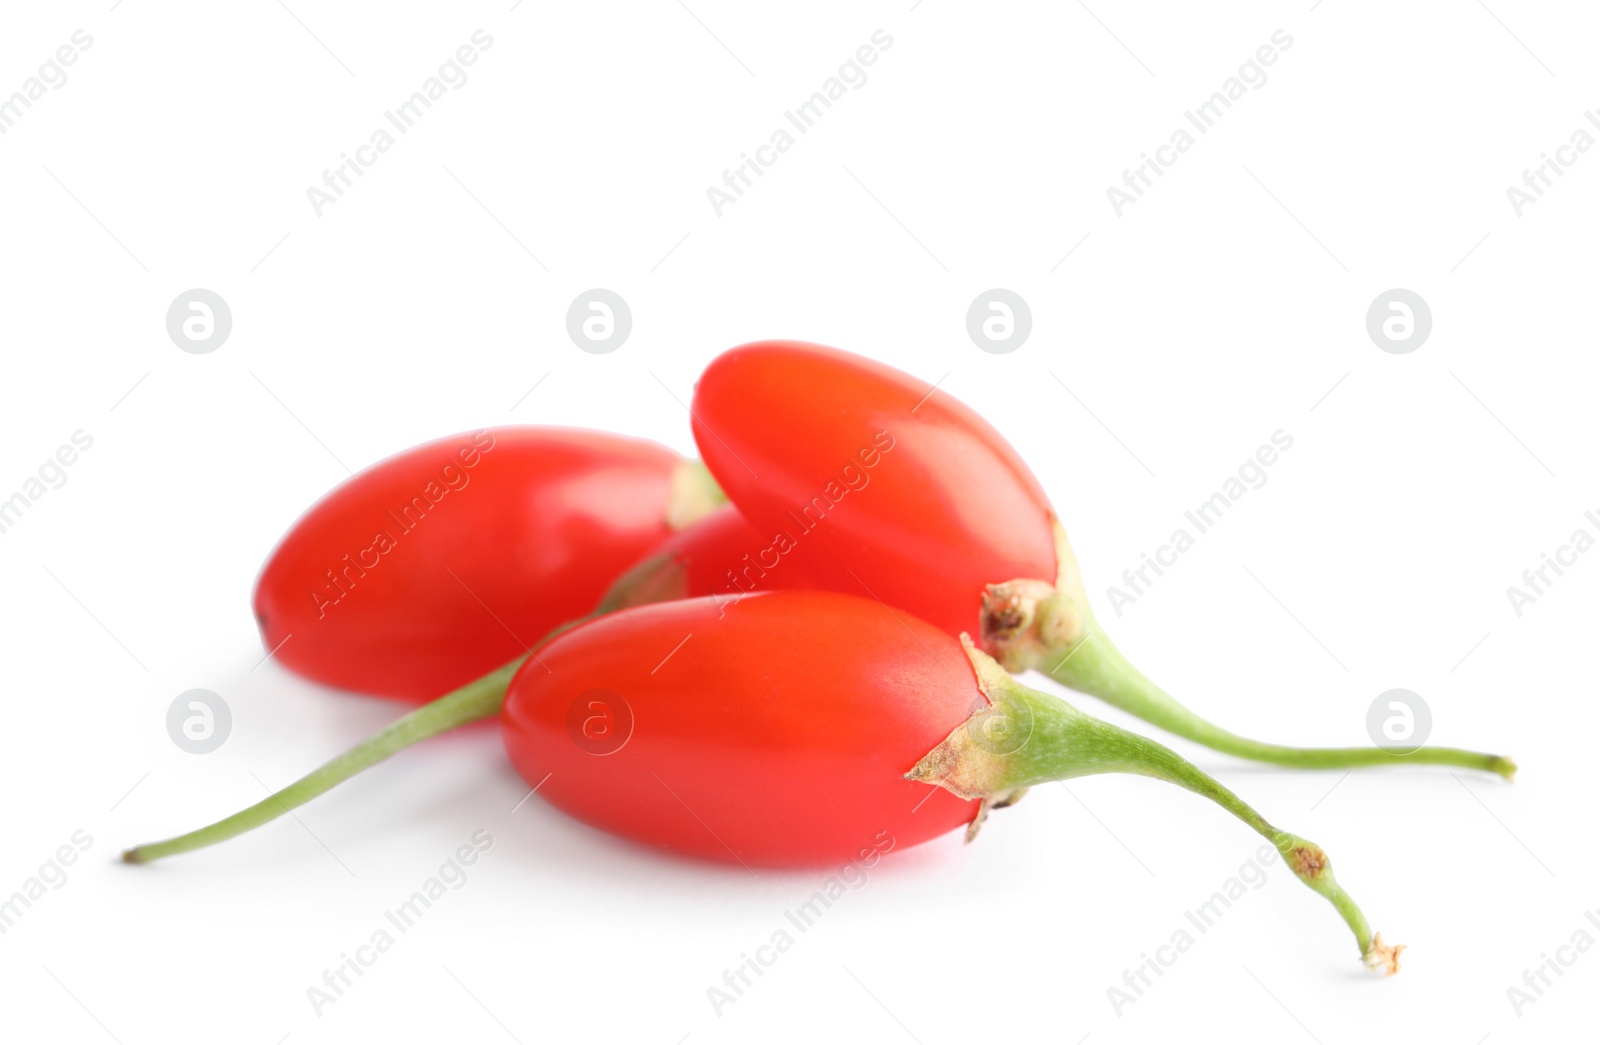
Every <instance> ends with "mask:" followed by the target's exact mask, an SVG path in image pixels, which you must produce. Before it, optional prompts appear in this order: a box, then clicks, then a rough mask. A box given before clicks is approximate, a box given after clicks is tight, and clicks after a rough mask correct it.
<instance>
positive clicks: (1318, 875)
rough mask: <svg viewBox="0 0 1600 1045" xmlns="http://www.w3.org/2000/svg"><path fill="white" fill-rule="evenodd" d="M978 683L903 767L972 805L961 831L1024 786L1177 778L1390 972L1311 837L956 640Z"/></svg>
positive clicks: (1391, 964)
mask: <svg viewBox="0 0 1600 1045" xmlns="http://www.w3.org/2000/svg"><path fill="white" fill-rule="evenodd" d="M962 642H963V644H964V646H965V648H966V651H967V656H968V657H969V658H970V659H971V661H972V667H973V671H974V673H975V674H976V676H977V680H978V687H979V689H980V690H981V691H982V693H983V695H984V696H985V697H986V698H987V699H988V704H987V706H985V707H982V708H980V709H979V710H978V711H976V712H974V713H973V715H972V717H970V718H969V719H967V720H966V721H965V722H963V723H962V724H961V725H959V726H957V727H956V728H955V729H954V730H953V731H951V733H950V735H949V736H947V737H946V738H945V739H944V740H943V741H941V742H940V743H939V745H938V746H936V747H935V748H934V749H933V750H932V751H929V752H928V753H927V755H925V756H924V757H923V758H922V759H921V760H920V761H919V762H918V763H917V764H916V765H915V766H913V767H912V768H911V770H910V771H909V772H907V773H906V779H908V780H916V781H920V782H922V783H925V784H930V785H933V786H936V787H942V788H944V789H945V790H947V791H950V792H951V793H953V794H955V795H957V796H959V797H961V798H965V799H979V800H980V805H979V809H978V813H977V815H976V816H975V818H974V820H973V823H972V826H971V827H969V831H968V837H969V840H970V838H971V835H972V833H974V832H975V831H976V829H977V825H978V824H980V823H981V822H982V820H983V818H985V817H986V816H987V815H988V813H989V811H990V810H991V809H996V808H1001V807H1002V806H1004V805H1008V804H1010V803H1011V802H1013V801H1015V800H1016V798H1017V797H1019V796H1020V794H1021V793H1022V792H1024V791H1026V790H1027V789H1028V788H1029V787H1031V786H1033V785H1036V784H1042V783H1046V782H1050V781H1056V780H1070V779H1072V778H1074V777H1080V776H1090V775H1094V774H1098V773H1130V774H1134V775H1137V776H1146V777H1153V778H1155V779H1158V780H1165V781H1167V782H1169V783H1172V784H1176V785H1178V786H1179V787H1182V788H1184V789H1186V790H1188V791H1192V792H1194V793H1195V794H1197V795H1200V796H1202V797H1204V798H1208V799H1210V800H1211V801H1213V802H1215V803H1216V804H1217V805H1219V806H1221V807H1222V808H1223V809H1225V810H1227V811H1228V812H1229V813H1232V814H1233V815H1234V816H1236V817H1238V818H1239V819H1240V820H1241V821H1243V822H1244V823H1245V824H1247V825H1248V826H1249V827H1250V828H1251V829H1252V830H1254V831H1255V832H1256V833H1258V834H1260V835H1261V836H1262V837H1263V838H1266V839H1267V840H1268V841H1270V842H1271V843H1272V844H1273V845H1274V846H1275V847H1276V848H1277V850H1278V853H1279V855H1281V856H1282V857H1283V861H1284V863H1285V864H1286V865H1287V866H1288V867H1289V869H1290V870H1291V871H1293V872H1294V875H1295V877H1296V878H1298V879H1300V881H1301V882H1303V883H1304V884H1305V885H1306V886H1307V887H1308V888H1310V889H1311V890H1313V891H1314V892H1316V893H1318V894H1320V895H1321V896H1323V897H1324V898H1326V899H1327V900H1328V901H1329V902H1330V903H1332V904H1333V906H1334V908H1335V909H1336V910H1337V911H1338V912H1339V915H1340V917H1342V918H1343V919H1344V921H1345V924H1346V925H1348V926H1349V927H1350V930H1351V932H1352V933H1353V934H1354V935H1355V937H1356V943H1357V944H1358V945H1359V947H1360V948H1361V957H1362V960H1363V961H1364V962H1365V963H1366V964H1367V966H1368V967H1369V968H1373V969H1378V970H1380V971H1383V972H1385V973H1394V972H1397V971H1399V968H1400V965H1399V954H1400V950H1401V948H1399V947H1392V946H1389V945H1387V944H1385V943H1384V942H1383V939H1382V938H1381V937H1380V936H1378V935H1377V934H1376V933H1374V932H1372V930H1371V928H1370V927H1369V926H1368V925H1367V920H1366V918H1365V916H1364V915H1362V913H1361V910H1360V908H1358V907H1357V906H1356V904H1355V901H1354V900H1352V899H1351V898H1350V895H1349V894H1348V893H1346V892H1345V891H1344V889H1343V888H1342V887H1341V886H1340V885H1339V883H1338V882H1337V881H1335V879H1334V876H1333V868H1332V865H1331V863H1330V862H1329V860H1328V856H1327V854H1326V853H1325V852H1323V850H1322V848H1321V847H1320V846H1318V845H1317V844H1316V843H1315V842H1310V841H1308V840H1306V839H1304V838H1301V837H1300V836H1298V835H1295V834H1291V833H1290V832H1288V831H1283V830H1280V829H1278V828H1277V827H1274V826H1273V825H1272V824H1270V823H1269V822H1267V820H1266V818H1264V817H1263V816H1262V815H1261V814H1260V813H1258V812H1256V811H1255V810H1254V809H1252V808H1251V807H1250V806H1249V805H1248V804H1246V803H1245V802H1244V801H1243V800H1241V799H1240V798H1239V797H1238V796H1237V795H1235V794H1234V793H1233V792H1232V791H1229V790H1228V789H1227V788H1226V787H1223V786H1222V785H1221V784H1220V783H1218V782H1217V781H1216V780H1213V779H1212V778H1211V777H1209V776H1207V775H1206V774H1205V773H1204V772H1202V771H1201V770H1200V769H1198V768H1196V767H1195V766H1194V765H1192V764H1190V763H1189V762H1188V761H1186V760H1185V759H1183V758H1182V757H1181V756H1179V755H1178V754H1177V753H1176V752H1174V751H1172V750H1171V749H1169V748H1167V747H1164V746H1162V745H1161V744H1158V743H1156V742H1155V741H1153V740H1150V739H1149V738H1147V737H1142V736H1139V735H1138V734H1136V733H1130V732H1129V731H1127V730H1125V729H1122V728H1120V727H1117V726H1113V725H1111V724H1110V723H1109V722H1102V721H1100V720H1099V719H1097V718H1094V717H1093V716H1090V715H1086V714H1084V713H1083V712H1081V711H1079V710H1078V709H1076V708H1074V707H1073V706H1072V705H1070V704H1068V703H1067V702H1066V701H1063V700H1060V699H1058V698H1056V697H1052V696H1049V695H1047V694H1044V693H1040V692H1037V691H1036V690H1032V689H1029V688H1028V687H1027V686H1024V685H1022V684H1021V683H1020V682H1018V681H1017V680H1016V679H1014V678H1012V677H1011V676H1010V675H1009V674H1008V673H1007V672H1006V671H1005V670H1004V669H1003V668H1002V667H1001V666H1000V665H999V664H998V663H996V662H995V660H994V659H993V658H991V657H990V656H988V655H987V654H985V653H984V652H983V651H982V650H979V649H978V648H977V647H976V646H975V645H974V644H973V642H972V640H971V639H970V638H968V637H967V636H964V635H963V636H962Z"/></svg>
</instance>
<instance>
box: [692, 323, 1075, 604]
mask: <svg viewBox="0 0 1600 1045" xmlns="http://www.w3.org/2000/svg"><path fill="white" fill-rule="evenodd" d="M692 414H693V421H694V433H695V441H696V443H697V444H698V445H699V447H700V450H701V453H702V455H703V456H704V458H705V461H706V465H707V467H709V468H710V469H711V471H712V474H714V475H715V476H717V478H718V480H719V481H720V482H721V484H722V487H723V489H724V490H726V491H727V494H728V499H729V500H730V501H732V502H733V503H734V504H736V505H738V506H739V509H740V511H742V512H744V513H745V515H746V516H747V517H748V518H749V519H750V521H751V523H752V524H753V525H754V526H755V528H756V530H757V531H760V532H763V533H764V532H766V531H768V530H772V531H775V532H782V533H785V534H788V535H789V537H790V538H791V539H792V540H793V541H794V542H795V543H796V545H797V546H799V547H800V548H801V549H802V551H803V552H804V553H805V555H806V559H807V565H808V568H810V569H811V570H812V572H814V573H815V574H816V575H817V577H818V579H819V581H822V582H823V583H824V586H826V587H829V588H833V589H835V590H838V591H848V592H852V593H856V594H860V595H862V596H864V597H872V598H877V599H881V600H882V601H883V602H884V603H886V604H888V605H890V606H897V607H902V608H905V609H907V610H910V611H912V612H914V613H916V614H917V615H918V616H920V617H922V618H923V619H924V620H926V621H928V623H930V624H934V625H936V626H938V627H940V628H942V629H944V630H945V631H946V632H948V633H949V634H951V635H957V634H960V633H961V632H963V631H967V632H972V633H973V634H977V632H978V622H979V612H980V609H981V602H982V596H983V592H984V587H985V586H986V585H989V584H994V583H997V582H999V581H1004V580H1009V579H1010V578H1013V577H1041V578H1046V579H1051V578H1054V577H1055V576H1056V550H1055V543H1054V538H1053V535H1052V532H1051V525H1050V520H1051V518H1052V515H1051V508H1050V501H1049V498H1048V497H1046V496H1045V493H1044V491H1043V490H1042V489H1041V488H1040V486H1039V483H1038V480H1036V479H1035V478H1034V477H1033V473H1032V472H1030V471H1029V470H1028V466H1027V465H1026V464H1024V463H1023V462H1022V459H1021V458H1020V457H1018V456H1017V453H1016V451H1015V450H1013V449H1012V448H1011V446H1010V445H1009V444H1008V443H1007V442H1006V441H1005V439H1004V437H1002V436H1001V435H1000V433H999V432H997V431H995V430H994V428H993V426H991V425H990V424H989V423H988V422H987V421H985V420H983V418H981V417H979V416H978V415H977V414H976V413H975V412H973V411H972V410H971V409H970V408H969V407H967V406H965V405H963V404H962V403H960V402H958V401H957V400H956V399H955V398H953V397H952V396H949V395H946V394H944V393H942V392H938V391H934V390H933V389H930V388H929V387H927V386H926V385H925V384H923V383H922V382H920V381H917V380H916V379H914V378H912V377H911V376H910V375H908V374H903V373H901V372H899V371H897V370H894V369H892V368H890V367H887V366H883V365H882V364H879V363H876V362H874V361H872V360H869V359H866V358H864V357H861V356H856V355H851V354H850V353H847V352H841V351H839V350H838V349H832V348H826V347H824V346H821V345H810V344H804V343H800V342H793V341H763V342H757V343H754V344H749V345H743V346H740V347H739V348H735V349H732V350H730V351H728V352H725V353H723V354H722V355H721V356H718V357H717V358H716V359H715V360H714V361H713V362H712V363H711V365H710V366H709V367H707V368H706V371H705V373H704V374H702V375H701V377H700V381H699V384H698V385H697V386H696V388H695V396H694V409H693V411H692Z"/></svg>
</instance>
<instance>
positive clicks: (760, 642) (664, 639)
mask: <svg viewBox="0 0 1600 1045" xmlns="http://www.w3.org/2000/svg"><path fill="white" fill-rule="evenodd" d="M986 703H987V702H986V701H985V699H984V698H983V696H982V695H981V692H980V690H979V688H978V682H977V678H976V676H975V674H974V672H973V668H972V664H971V662H970V661H969V660H968V659H967V657H966V655H965V653H964V652H963V650H962V648H961V645H960V643H958V642H957V641H956V640H955V639H953V638H951V637H950V636H949V635H947V634H945V633H943V632H941V631H939V630H938V629H937V628H934V627H933V626H931V625H929V624H925V623H923V622H922V621H918V620H914V619H912V620H905V619H902V618H900V617H898V616H892V615H890V614H889V613H888V612H886V611H885V610H884V608H883V607H882V606H880V605H878V604H877V603H876V602H872V601H868V600H865V599H858V598H855V597H853V596H845V595H838V594H833V593H826V592H815V591H806V592H802V591H786V592H774V593H760V594H755V595H752V596H750V597H748V598H744V599H740V600H739V601H737V602H734V603H731V604H730V603H729V602H728V601H727V600H725V599H710V598H702V599H692V600H686V601H681V602H668V603H659V604H656V605H652V606H645V607H640V608H637V609H630V610H623V611H621V612H619V613H615V614H612V615H610V616H608V617H603V618H600V619H599V620H596V621H594V622H591V623H589V624H585V625H583V626H581V627H579V628H575V629H574V630H572V631H570V632H567V633H566V634H565V635H562V636H561V637H559V638H557V639H556V640H555V641H553V642H552V643H551V644H550V645H549V646H547V647H545V648H544V649H542V650H540V652H539V657H538V660H537V661H534V660H530V661H528V662H527V664H525V665H524V666H523V668H522V670H521V671H520V672H518V673H517V676H516V678H515V679H513V680H512V683H511V687H510V689H509V690H508V691H507V694H506V703H505V711H504V715H503V723H504V727H505V729H504V733H505V738H506V749H507V751H509V752H510V755H511V760H512V762H513V763H514V764H515V766H516V768H517V771H518V772H519V773H520V774H521V775H522V776H523V778H524V779H526V780H527V781H528V782H529V783H530V785H535V784H537V785H540V786H539V795H540V797H542V798H544V799H545V800H546V801H549V802H551V803H553V804H554V805H556V806H558V807H559V808H561V809H562V810H564V811H565V812H567V813H569V814H571V815H572V816H574V817H576V818H577V819H579V820H582V821H583V822H585V823H588V824H592V825H594V826H595V827H599V828H601V829H603V830H605V831H609V832H611V833H612V834H616V835H621V836H623V837H625V838H630V839H633V840H634V841H638V842H643V843H645V844H647V845H653V846H659V847H662V848H666V849H671V850H674V851H677V852H681V853H686V854H690V855H693V856H697V857H704V858H709V859H713V860H723V861H730V862H732V861H737V862H740V863H743V864H745V865H747V866H750V867H756V866H761V865H769V866H770V865H779V866H806V865H816V864H825V863H837V862H847V861H851V860H859V859H863V858H866V857H868V856H869V855H870V854H873V853H878V854H880V855H881V853H883V852H887V851H888V849H889V848H905V847H908V846H912V845H916V844H917V843H919V842H923V841H926V840H928V839H930V838H934V837H937V836H939V835H942V834H945V833H946V832H948V831H950V830H951V829H953V828H956V827H959V826H961V825H963V824H966V823H968V822H970V821H971V820H972V819H973V817H974V816H975V815H976V814H977V809H978V803H977V802H976V801H969V800H963V799H960V798H957V797H956V796H955V795H953V794H951V793H950V792H948V791H945V790H943V789H939V788H934V789H930V788H929V787H928V786H927V785H926V784H921V783H915V782H912V781H908V780H905V779H903V778H902V777H903V774H904V773H906V772H907V771H908V770H909V769H910V768H911V767H912V766H914V765H916V763H917V762H918V760H919V759H921V758H922V757H923V756H924V755H925V754H926V753H927V752H928V751H929V750H931V749H932V748H933V747H935V746H936V745H937V744H939V743H940V742H941V741H942V740H944V738H945V737H946V736H947V735H949V733H950V731H951V730H952V729H954V728H955V727H957V726H959V725H961V723H962V722H964V721H965V720H966V719H967V718H968V716H969V715H971V713H972V712H973V711H974V710H975V709H976V708H979V707H982V706H984V705H985V704H986ZM624 727H625V728H627V729H628V730H629V734H628V735H627V736H626V737H621V736H619V735H618V734H617V732H616V731H617V730H620V729H622V728H624ZM608 731H610V732H608ZM870 858H871V859H874V860H875V859H876V857H875V856H872V857H870Z"/></svg>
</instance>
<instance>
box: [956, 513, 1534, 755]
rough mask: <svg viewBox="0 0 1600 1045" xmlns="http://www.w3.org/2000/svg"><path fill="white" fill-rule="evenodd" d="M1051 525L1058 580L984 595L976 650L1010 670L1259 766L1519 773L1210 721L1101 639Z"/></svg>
mask: <svg viewBox="0 0 1600 1045" xmlns="http://www.w3.org/2000/svg"><path fill="white" fill-rule="evenodd" d="M1050 525H1051V528H1052V532H1053V534H1054V536H1055V545H1056V563H1057V567H1056V568H1057V575H1056V579H1055V581H1054V582H1050V581H1044V580H1040V579H1037V578H1020V579H1017V580H1011V581H1006V582H1004V583H1002V584H993V585H990V586H989V588H988V590H987V591H985V592H984V595H983V605H982V610H981V614H980V618H979V625H980V627H979V637H980V643H981V646H982V648H983V650H984V651H985V652H986V653H988V654H989V655H990V656H992V657H993V658H994V659H995V660H996V661H998V662H999V663H1000V664H1002V665H1004V666H1005V668H1006V670H1007V671H1011V672H1017V673H1020V672H1023V671H1028V670H1037V671H1040V672H1043V673H1044V674H1046V675H1049V676H1050V677H1051V678H1053V679H1055V680H1056V681H1057V682H1060V683H1061V684H1062V685H1064V686H1069V687H1071V688H1072V689H1075V690H1078V691H1079V692H1081V693H1088V694H1089V695H1091V696H1095V697H1099V698H1100V699H1101V700H1104V701H1105V702H1106V703H1108V704H1111V705H1112V706H1114V707H1117V708H1121V709H1122V710H1123V711H1126V712H1128V713H1129V714H1131V715H1136V716H1138V717H1139V718H1142V719H1144V720H1145V721H1146V722H1149V723H1151V724H1152V725H1155V726H1159V727H1160V728H1162V729H1165V730H1167V731H1168V732H1169V733H1173V734H1176V735H1177V736H1180V737H1183V738H1185V739H1187V740H1192V741H1194V742H1195V743H1197V744H1204V745H1205V746H1207V747H1210V748H1213V749H1215V750H1217V751H1221V752H1224V753H1226V754H1230V755H1234V756H1237V757H1239V758H1247V759H1251V760H1253V761H1257V762H1270V763H1273V764H1275V765H1281V766H1292V767H1295V768H1298V769H1342V768H1349V767H1353V766H1372V765H1392V764H1396V763H1403V762H1413V763H1421V764H1431V765H1449V766H1460V767H1462V768H1466V769H1481V770H1485V771H1487V772H1491V773H1498V774H1500V775H1501V776H1503V777H1505V778H1506V779H1508V780H1509V779H1510V778H1511V777H1512V775H1513V774H1514V773H1515V772H1516V768H1517V767H1516V763H1515V762H1513V761H1512V760H1511V759H1509V758H1505V757H1503V756H1499V755H1491V754H1486V753H1484V752H1479V751H1465V750H1462V749H1459V748H1442V747H1422V748H1415V749H1394V748H1383V747H1376V746H1369V747H1353V748H1305V747H1289V746H1285V745H1282V744H1269V743H1265V742H1262V741H1259V740H1252V739H1250V738H1248V737H1242V736H1240V735H1239V734H1237V733H1232V732H1230V731H1228V730H1226V729H1223V728H1222V727H1220V726H1217V725H1215V724H1213V723H1211V722H1208V721H1207V720H1205V719H1203V718H1201V717H1200V716H1199V715H1196V714H1195V713H1194V712H1192V711H1190V710H1189V709H1188V708H1186V707H1184V706H1183V705H1182V704H1180V703H1178V701H1176V700H1175V699H1173V698H1172V696H1171V695H1169V694H1168V693H1167V692H1166V691H1164V690H1162V689H1161V687H1159V686H1157V685H1156V684H1155V683H1153V682H1151V681H1150V680H1149V679H1148V678H1146V677H1145V676H1144V674H1143V673H1142V672H1140V671H1139V669H1138V668H1136V667H1134V666H1133V665H1132V664H1131V663H1129V662H1128V659H1127V658H1126V657H1124V656H1123V655H1122V652H1121V651H1120V650H1118V649H1117V647H1116V646H1115V645H1114V644H1113V643H1112V642H1111V640H1110V638H1108V637H1107V636H1106V633H1105V632H1104V630H1102V629H1101V628H1100V625H1099V623H1098V622H1097V621H1096V620H1095V617H1094V611H1093V610H1092V609H1091V608H1090V606H1089V598H1088V595H1087V593H1086V592H1085V591H1084V588H1083V581H1082V578H1081V577H1080V576H1079V573H1078V563H1077V559H1076V558H1075V557H1074V556H1073V554H1072V546H1071V544H1069V543H1068V541H1067V535H1066V532H1065V531H1064V530H1063V529H1062V528H1061V524H1060V523H1059V522H1058V521H1056V520H1055V519H1054V518H1052V519H1051V520H1050Z"/></svg>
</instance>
